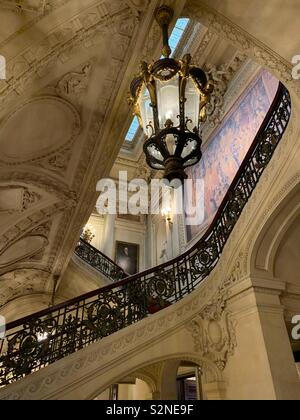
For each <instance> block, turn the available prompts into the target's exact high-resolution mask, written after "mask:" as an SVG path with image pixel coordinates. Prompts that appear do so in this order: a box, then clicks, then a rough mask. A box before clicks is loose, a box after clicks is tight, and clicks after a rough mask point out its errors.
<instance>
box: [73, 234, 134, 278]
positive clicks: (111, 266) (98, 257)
mask: <svg viewBox="0 0 300 420" xmlns="http://www.w3.org/2000/svg"><path fill="white" fill-rule="evenodd" d="M75 254H76V255H77V256H78V257H79V258H80V259H81V260H83V261H85V262H86V263H88V264H89V265H90V266H91V267H93V268H95V270H97V271H99V273H101V274H103V275H104V276H105V277H107V278H108V279H110V280H112V281H114V282H115V281H120V280H122V279H125V278H126V277H128V276H129V274H127V273H125V271H124V270H123V269H122V268H121V267H119V266H118V265H117V264H116V263H115V262H114V261H112V260H111V259H110V258H108V257H107V256H106V255H104V254H102V252H100V251H99V250H98V249H96V248H94V247H93V246H92V245H90V244H89V243H87V242H86V241H84V240H83V239H82V238H80V240H79V242H78V245H77V247H76V248H75Z"/></svg>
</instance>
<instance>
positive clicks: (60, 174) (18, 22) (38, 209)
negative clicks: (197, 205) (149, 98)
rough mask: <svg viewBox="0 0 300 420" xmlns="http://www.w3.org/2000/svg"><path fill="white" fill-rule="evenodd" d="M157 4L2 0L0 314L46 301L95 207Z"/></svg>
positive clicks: (149, 41) (153, 40)
mask: <svg viewBox="0 0 300 420" xmlns="http://www.w3.org/2000/svg"><path fill="white" fill-rule="evenodd" d="M158 3H159V2H158V1H151V2H149V1H147V0H97V1H95V0H93V1H92V0H85V1H82V0H47V1H40V0H36V1H33V0H30V1H27V0H24V1H22V2H20V1H5V0H4V1H2V0H1V1H0V21H1V26H0V54H1V55H2V56H4V57H5V59H6V63H7V67H6V80H1V81H0V307H1V306H2V305H4V304H6V303H7V302H9V301H11V300H12V299H15V298H16V297H19V296H23V295H26V294H32V293H36V294H48V295H49V296H50V295H51V291H52V288H53V278H56V276H59V275H60V274H61V273H62V271H63V270H64V269H65V267H66V265H67V264H68V260H69V257H70V255H71V254H72V251H73V249H74V246H75V244H76V241H77V240H78V237H79V233H80V229H81V227H82V226H83V225H84V224H85V221H86V220H87V218H88V216H89V215H90V213H91V211H92V209H93V206H94V204H95V202H96V198H97V196H96V188H95V186H96V182H97V180H98V179H100V178H101V177H103V176H107V175H108V173H109V170H110V169H111V166H112V164H113V162H114V160H115V158H116V156H117V154H118V151H119V149H120V146H121V143H122V136H123V131H124V123H126V121H127V120H128V118H130V116H129V112H128V106H127V103H126V98H127V90H128V85H129V81H130V79H131V77H132V76H133V75H134V72H135V70H136V67H137V66H138V61H139V59H140V58H141V56H140V52H141V51H143V53H144V54H145V55H146V56H150V57H153V56H155V55H156V49H157V44H158V41H159V36H160V34H159V30H158V29H157V28H156V27H155V26H154V25H153V11H154V9H155V7H157V5H158ZM171 3H172V2H171ZM175 3H176V2H175ZM175 3H174V2H173V6H175V7H177V6H176V4H175ZM176 10H177V14H179V13H180V8H178V7H177V9H176Z"/></svg>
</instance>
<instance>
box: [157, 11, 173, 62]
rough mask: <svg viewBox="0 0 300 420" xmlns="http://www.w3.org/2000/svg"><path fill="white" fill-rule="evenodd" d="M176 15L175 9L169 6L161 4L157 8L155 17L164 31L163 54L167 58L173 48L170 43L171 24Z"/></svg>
mask: <svg viewBox="0 0 300 420" xmlns="http://www.w3.org/2000/svg"><path fill="white" fill-rule="evenodd" d="M173 17H174V11H173V9H171V7H169V6H161V7H159V8H158V9H156V12H155V19H156V21H157V23H158V24H159V26H160V27H161V29H162V33H163V49H162V54H163V56H164V57H165V58H169V57H170V55H171V54H172V50H171V48H170V45H169V26H170V23H171V22H172V19H173Z"/></svg>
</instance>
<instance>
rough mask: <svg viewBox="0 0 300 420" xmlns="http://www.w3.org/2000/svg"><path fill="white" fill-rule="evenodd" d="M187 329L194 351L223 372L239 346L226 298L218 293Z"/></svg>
mask: <svg viewBox="0 0 300 420" xmlns="http://www.w3.org/2000/svg"><path fill="white" fill-rule="evenodd" d="M186 328H187V330H188V331H189V332H190V333H191V335H192V337H193V340H194V350H195V351H196V352H199V354H200V356H201V357H202V358H206V359H208V360H211V361H212V362H213V363H214V364H215V365H216V366H217V368H218V369H219V370H221V371H223V370H224V369H225V367H226V364H227V361H228V358H229V356H233V354H234V349H235V347H236V346H237V342H236V335H235V323H234V322H233V320H232V319H231V317H230V313H229V312H228V311H227V310H226V300H225V296H224V295H222V294H220V293H218V295H217V296H216V298H215V299H214V300H213V301H212V302H211V303H210V304H208V305H207V306H206V307H205V308H203V309H202V311H201V312H200V313H199V314H198V315H197V316H196V317H195V318H194V319H193V320H192V322H189V323H188V324H187V325H186Z"/></svg>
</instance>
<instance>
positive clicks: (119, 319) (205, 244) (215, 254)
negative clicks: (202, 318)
mask: <svg viewBox="0 0 300 420" xmlns="http://www.w3.org/2000/svg"><path fill="white" fill-rule="evenodd" d="M290 115H291V101H290V96H289V93H288V91H287V90H286V88H285V87H284V86H283V85H281V84H280V86H279V89H278V92H277V95H276V98H275V100H274V102H273V105H272V107H271V108H270V111H269V112H268V114H267V116H266V118H265V120H264V122H263V124H262V126H261V128H260V130H259V132H258V134H257V136H256V138H255V140H254V142H253V144H252V146H251V148H250V150H249V152H248V154H247V156H246V158H245V160H244V162H243V164H242V166H241V168H240V170H239V171H238V173H237V175H236V177H235V179H234V181H233V183H232V185H231V187H230V189H229V191H228V193H227V194H226V196H225V198H224V200H223V202H222V204H221V206H220V208H219V210H218V213H217V214H216V217H215V219H214V221H213V223H212V224H211V226H210V228H209V230H208V231H207V232H206V233H205V235H204V236H203V237H202V239H201V240H200V241H199V242H198V243H197V244H196V245H195V246H194V247H193V248H192V249H191V250H189V251H188V252H186V253H185V254H184V255H182V256H180V257H178V258H176V259H175V260H173V261H171V262H169V263H166V264H163V265H161V266H159V267H155V268H153V269H151V270H148V271H146V272H143V273H140V274H137V275H135V276H132V277H129V278H127V279H125V280H123V281H120V282H117V283H115V284H112V285H111V286H108V287H105V288H103V289H100V290H98V291H96V292H92V293H89V294H86V295H83V296H81V297H79V298H76V299H74V300H72V301H69V302H66V303H64V304H61V305H58V306H56V307H54V308H50V309H48V310H45V311H42V312H40V313H37V314H34V315H32V316H30V317H27V318H24V319H22V320H19V321H17V322H13V323H11V324H9V325H8V326H7V336H6V338H5V340H3V341H1V342H0V385H1V386H4V385H7V384H9V383H12V382H14V381H16V380H18V379H21V378H23V377H24V376H26V375H28V374H30V373H32V372H35V371H37V370H39V369H41V368H43V367H45V366H47V365H49V364H51V363H54V362H55V361H57V360H59V359H62V358H63V357H66V356H68V355H70V354H72V353H74V352H76V351H78V350H80V349H83V348H84V347H86V346H88V345H89V344H91V343H94V342H96V341H97V340H100V339H101V338H104V337H106V336H108V335H110V334H113V333H115V332H117V331H119V330H121V329H122V328H125V327H127V326H129V325H132V324H133V323H136V322H138V321H140V320H142V319H143V318H145V317H147V316H149V315H151V314H153V313H155V312H157V311H159V310H162V309H164V308H166V307H167V306H169V305H172V304H174V303H176V302H177V301H179V300H180V299H182V298H184V297H185V296H186V295H188V294H189V293H191V292H192V291H193V290H195V288H196V287H197V286H198V285H199V284H200V283H201V282H202V281H203V280H204V279H205V278H207V276H208V275H209V274H210V273H211V271H212V270H213V269H214V267H215V266H216V264H217V263H218V261H219V258H220V256H221V254H222V251H223V249H224V247H225V244H226V242H227V240H228V238H229V236H230V234H231V232H232V230H233V228H234V226H235V224H236V223H237V221H238V219H239V216H240V214H241V213H242V210H243V208H244V207H245V205H246V203H247V202H248V200H249V198H250V196H251V194H252V192H253V191H254V189H255V186H256V185H257V183H258V181H259V179H260V177H261V176H262V173H263V171H264V169H265V168H266V167H267V165H268V163H269V161H270V160H271V158H272V156H273V154H274V151H275V149H276V147H277V145H278V144H279V142H280V140H281V138H282V136H283V134H284V132H285V129H286V127H287V125H288V122H289V119H290ZM89 258H91V259H92V257H90V256H88V257H87V260H88V259H89Z"/></svg>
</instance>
